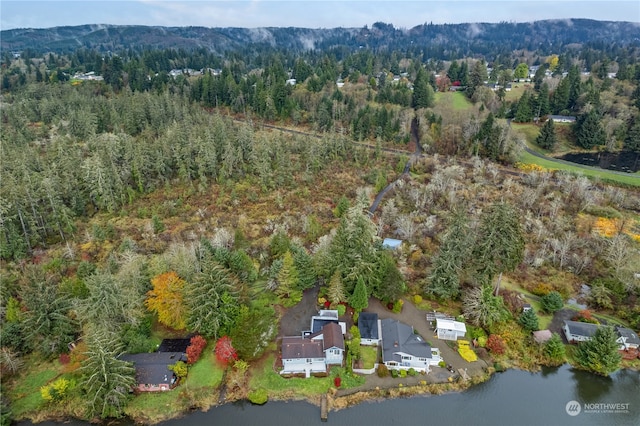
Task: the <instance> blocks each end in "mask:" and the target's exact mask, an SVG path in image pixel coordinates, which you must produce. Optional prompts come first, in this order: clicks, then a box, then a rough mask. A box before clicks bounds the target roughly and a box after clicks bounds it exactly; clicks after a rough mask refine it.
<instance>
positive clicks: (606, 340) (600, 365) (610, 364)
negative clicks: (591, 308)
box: [575, 326, 622, 376]
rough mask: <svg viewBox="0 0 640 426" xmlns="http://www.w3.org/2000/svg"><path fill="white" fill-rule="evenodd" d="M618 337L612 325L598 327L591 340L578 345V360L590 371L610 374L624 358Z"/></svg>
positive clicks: (576, 354) (576, 356) (618, 366)
mask: <svg viewBox="0 0 640 426" xmlns="http://www.w3.org/2000/svg"><path fill="white" fill-rule="evenodd" d="M616 339H617V335H616V332H615V331H614V330H613V328H612V327H609V326H601V327H598V329H597V330H596V332H595V334H594V335H593V336H592V337H591V339H590V340H587V341H586V342H582V343H580V344H579V345H578V349H577V350H576V353H575V359H576V362H577V363H578V365H579V366H581V367H583V368H585V369H587V370H589V371H592V372H594V373H597V374H601V375H603V376H608V375H609V374H610V373H613V372H614V371H616V370H617V369H618V368H620V361H621V359H622V356H621V355H620V352H618V342H616Z"/></svg>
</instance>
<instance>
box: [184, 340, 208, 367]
mask: <svg viewBox="0 0 640 426" xmlns="http://www.w3.org/2000/svg"><path fill="white" fill-rule="evenodd" d="M189 343H190V344H189V346H188V347H187V363H188V364H189V365H192V364H195V363H196V361H198V359H200V354H202V351H203V350H204V348H205V346H207V341H206V340H205V338H204V337H202V336H193V337H192V338H191V341H190V342H189Z"/></svg>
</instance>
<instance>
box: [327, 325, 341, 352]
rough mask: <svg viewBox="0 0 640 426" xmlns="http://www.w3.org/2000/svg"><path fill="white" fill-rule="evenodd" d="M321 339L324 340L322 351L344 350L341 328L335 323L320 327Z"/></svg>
mask: <svg viewBox="0 0 640 426" xmlns="http://www.w3.org/2000/svg"><path fill="white" fill-rule="evenodd" d="M322 338H323V339H324V349H329V348H333V347H336V348H340V349H344V336H343V335H342V328H341V327H340V326H339V325H338V324H336V323H333V322H332V323H330V324H327V325H325V326H324V327H322Z"/></svg>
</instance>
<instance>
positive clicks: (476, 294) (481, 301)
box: [462, 285, 509, 328]
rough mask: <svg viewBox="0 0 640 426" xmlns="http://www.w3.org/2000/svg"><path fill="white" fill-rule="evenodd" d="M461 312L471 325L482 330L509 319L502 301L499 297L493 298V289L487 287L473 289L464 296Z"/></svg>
mask: <svg viewBox="0 0 640 426" xmlns="http://www.w3.org/2000/svg"><path fill="white" fill-rule="evenodd" d="M462 312H463V313H464V316H465V318H466V319H467V320H469V322H471V324H473V325H476V326H479V327H484V328H489V327H491V326H492V325H494V324H496V323H500V322H503V321H505V320H506V319H507V318H509V311H508V310H507V308H505V306H504V300H503V299H502V297H500V296H494V295H493V289H492V288H491V286H488V285H483V286H481V287H474V288H472V289H471V290H469V291H468V292H467V293H466V294H465V296H464V299H463V300H462Z"/></svg>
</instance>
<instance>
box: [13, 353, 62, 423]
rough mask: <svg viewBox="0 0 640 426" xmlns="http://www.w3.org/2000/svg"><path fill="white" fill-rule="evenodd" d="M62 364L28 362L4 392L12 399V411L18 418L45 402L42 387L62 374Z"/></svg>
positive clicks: (33, 410)
mask: <svg viewBox="0 0 640 426" xmlns="http://www.w3.org/2000/svg"><path fill="white" fill-rule="evenodd" d="M59 370H60V366H59V365H58V363H57V362H49V363H43V364H38V363H36V362H31V363H26V364H25V366H24V368H23V370H22V374H20V375H19V376H17V377H15V378H14V379H13V380H12V382H11V383H9V386H8V387H6V388H5V386H4V384H3V392H6V394H7V396H8V397H9V399H10V400H11V412H12V413H13V417H14V418H16V419H20V418H23V417H24V416H25V415H27V414H29V413H33V412H35V411H36V410H38V409H39V408H41V406H42V405H43V404H44V403H45V401H44V400H43V399H42V396H41V395H40V388H41V387H42V386H44V385H46V384H47V383H49V382H50V381H52V380H53V379H55V378H56V377H58V375H59V374H60V371H59Z"/></svg>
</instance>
